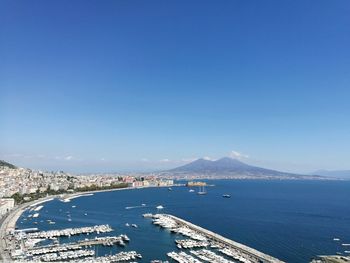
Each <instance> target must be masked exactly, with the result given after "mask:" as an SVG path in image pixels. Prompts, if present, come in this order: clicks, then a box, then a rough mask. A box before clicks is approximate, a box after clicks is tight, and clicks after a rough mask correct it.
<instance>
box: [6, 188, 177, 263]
mask: <svg viewBox="0 0 350 263" xmlns="http://www.w3.org/2000/svg"><path fill="white" fill-rule="evenodd" d="M178 186H184V185H183V184H174V185H172V186H171V187H178ZM165 187H169V186H142V187H124V188H115V189H104V190H94V191H86V192H77V193H72V194H63V195H64V197H63V199H67V200H69V201H70V200H71V199H75V198H79V197H84V196H91V195H94V194H95V193H101V192H112V191H121V190H137V189H145V188H165ZM56 198H62V195H50V196H46V197H43V198H40V199H37V200H34V201H31V202H28V203H24V204H20V205H18V206H15V207H14V209H13V210H11V211H10V212H9V213H8V214H7V215H6V216H5V217H4V218H2V219H1V221H0V262H12V261H13V260H12V259H11V256H10V254H9V253H8V252H7V250H6V248H7V245H6V238H5V237H6V235H7V234H8V233H9V232H10V231H11V230H14V229H15V228H16V223H17V221H18V219H19V218H20V217H21V215H22V214H23V213H24V212H25V211H26V210H27V209H28V208H30V207H33V206H36V205H38V204H43V203H46V202H49V201H52V200H54V199H56Z"/></svg>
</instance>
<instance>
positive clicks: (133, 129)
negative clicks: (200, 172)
mask: <svg viewBox="0 0 350 263" xmlns="http://www.w3.org/2000/svg"><path fill="white" fill-rule="evenodd" d="M349 13H350V2H349V1H336V2H334V1H323V0H321V1H317V2H315V1H307V2H305V1H301V0H297V1H278V0H272V1H269V2H265V1H258V0H255V1H249V2H247V1H219V2H217V1H201V2H200V4H198V2H196V1H170V2H164V1H144V2H143V1H139V2H135V1H112V0H107V1H103V2H100V1H99V2H98V4H97V1H91V2H86V1H82V0H78V1H73V2H71V1H49V2H48V1H42V0H39V1H35V2H28V1H22V0H19V1H7V0H5V1H2V2H1V3H0V24H1V26H0V35H1V36H2V40H1V43H0V57H1V67H0V79H1V81H0V126H1V128H0V159H3V160H5V161H8V162H11V163H14V164H15V165H19V166H22V167H28V168H33V169H41V170H64V171H69V172H75V173H77V172H78V173H80V172H109V171H115V172H118V171H153V170H160V169H168V168H173V167H176V166H179V165H182V164H185V163H188V162H190V161H191V160H194V159H196V158H200V157H208V158H212V159H217V158H220V157H223V156H231V157H235V158H238V159H240V160H242V161H244V162H246V163H248V164H252V165H257V166H261V167H266V168H270V169H276V170H280V171H287V172H295V173H303V174H306V173H310V172H313V171H316V170H321V169H326V170H346V169H350V165H349V156H350V122H349V121H348V119H349V116H350V107H349V101H350V89H349V84H350V77H349V76H350V68H349V58H350V49H349V46H350V17H349Z"/></svg>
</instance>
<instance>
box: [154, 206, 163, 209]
mask: <svg viewBox="0 0 350 263" xmlns="http://www.w3.org/2000/svg"><path fill="white" fill-rule="evenodd" d="M156 208H157V209H164V206H162V205H159V206H157V207H156Z"/></svg>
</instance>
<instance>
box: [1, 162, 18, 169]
mask: <svg viewBox="0 0 350 263" xmlns="http://www.w3.org/2000/svg"><path fill="white" fill-rule="evenodd" d="M1 167H8V168H11V169H16V168H17V167H16V166H14V165H13V164H10V163H8V162H5V161H3V160H0V168H1Z"/></svg>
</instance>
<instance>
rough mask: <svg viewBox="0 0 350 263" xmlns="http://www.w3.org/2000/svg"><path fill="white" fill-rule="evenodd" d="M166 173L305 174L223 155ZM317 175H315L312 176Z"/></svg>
mask: <svg viewBox="0 0 350 263" xmlns="http://www.w3.org/2000/svg"><path fill="white" fill-rule="evenodd" d="M166 172H167V173H170V174H174V175H179V174H194V175H202V176H205V175H210V176H213V177H215V176H228V177H245V178H249V177H251V178H274V177H276V178H278V177H281V178H287V177H288V178H295V179H300V178H302V177H304V176H306V177H307V178H308V177H312V176H307V175H299V174H293V173H287V172H281V171H276V170H272V169H266V168H261V167H257V166H252V165H249V164H246V163H243V162H241V161H239V160H237V159H233V158H230V157H223V158H221V159H218V160H216V161H211V160H206V159H203V158H201V159H198V160H195V161H193V162H191V163H188V164H185V165H183V166H180V167H176V168H174V169H170V170H168V171H166ZM314 177H317V176H314Z"/></svg>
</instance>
